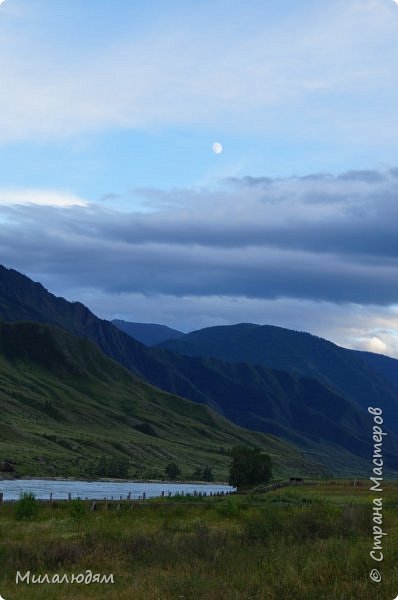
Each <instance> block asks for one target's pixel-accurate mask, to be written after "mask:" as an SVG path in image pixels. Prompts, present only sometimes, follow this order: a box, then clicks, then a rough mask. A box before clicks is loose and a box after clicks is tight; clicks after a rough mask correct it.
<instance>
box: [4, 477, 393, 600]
mask: <svg viewBox="0 0 398 600" xmlns="http://www.w3.org/2000/svg"><path fill="white" fill-rule="evenodd" d="M368 483H369V482H362V483H361V482H357V484H356V485H355V486H353V482H352V481H351V482H349V481H340V482H335V481H330V482H322V483H317V484H314V485H311V486H310V485H308V486H307V485H298V486H290V487H286V488H282V489H279V490H275V491H273V492H270V493H267V494H258V493H252V494H244V495H243V494H242V495H236V496H226V497H206V498H199V497H195V498H193V497H184V496H181V497H176V498H173V499H172V500H170V499H156V500H150V501H147V502H141V503H138V502H134V503H131V502H125V503H116V502H115V503H114V504H111V503H110V504H108V506H107V507H106V506H105V504H104V503H97V505H96V509H95V510H93V511H92V510H90V507H91V503H85V502H79V501H72V502H56V503H54V504H50V503H39V505H38V506H37V507H36V508H33V510H31V509H30V508H29V506H30V504H29V502H27V503H26V506H25V508H22V509H21V505H20V504H19V505H18V503H14V504H11V503H10V504H3V505H2V506H0V559H1V565H2V569H1V575H0V593H1V594H2V595H3V596H4V598H6V599H7V600H9V599H19V598H20V599H24V600H25V599H28V600H30V599H32V600H34V599H39V598H40V600H49V599H55V598H56V599H59V598H60V599H62V598H73V599H75V600H83V599H84V600H85V599H86V598H96V599H97V598H110V599H115V600H116V599H118V600H131V599H134V600H158V599H159V598H162V600H163V599H165V600H168V599H179V598H184V599H195V600H196V599H198V600H200V599H204V600H235V599H236V600H240V599H244V600H262V599H265V600H268V599H269V600H273V599H275V600H276V599H278V600H280V599H294V600H301V599H302V600H320V599H328V600H333V599H335V600H337V599H338V600H351V599H352V600H358V599H359V598H361V599H362V600H377V599H380V600H384V599H385V600H391V599H392V598H395V596H396V594H397V593H398V547H397V544H396V540H397V534H398V513H397V506H398V484H396V483H395V484H394V483H386V484H385V485H384V492H383V505H384V509H383V517H384V520H383V529H384V530H385V531H387V532H388V535H387V536H385V538H384V539H383V552H384V561H383V562H382V563H378V565H377V564H376V563H375V562H374V561H372V559H371V558H370V556H369V551H370V550H371V548H372V544H373V538H372V536H371V526H372V521H371V506H372V499H373V496H372V492H369V484H368ZM375 566H376V567H377V568H379V570H380V571H381V573H382V576H383V580H382V582H381V583H379V584H376V583H373V582H372V581H371V580H370V578H369V572H370V570H371V569H372V568H375ZM87 569H90V570H91V571H92V573H93V574H94V573H99V574H105V575H109V574H111V573H113V575H114V581H115V582H114V584H105V583H104V584H102V585H99V584H96V583H91V584H89V585H85V584H76V583H75V584H69V585H68V584H65V583H64V584H60V585H53V584H50V585H48V584H42V585H38V584H36V585H34V584H33V585H32V584H30V585H27V584H24V583H19V584H18V586H17V585H16V584H15V575H16V572H17V571H20V572H21V573H22V574H24V573H26V572H27V571H31V573H32V574H44V573H48V574H49V575H50V576H52V575H53V574H55V573H59V574H60V575H62V574H65V573H67V574H69V575H71V574H72V573H75V574H79V573H84V572H85V571H86V570H87Z"/></svg>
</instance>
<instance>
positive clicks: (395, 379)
mask: <svg viewBox="0 0 398 600" xmlns="http://www.w3.org/2000/svg"><path fill="white" fill-rule="evenodd" d="M351 352H352V353H354V354H356V356H358V358H360V359H361V360H362V361H364V362H366V363H367V364H368V365H370V366H371V367H372V369H374V370H375V371H377V372H378V373H379V374H380V375H383V377H384V379H386V380H387V381H389V382H390V383H391V384H392V385H393V386H394V387H395V388H396V389H397V390H398V360H397V359H396V358H391V357H390V356H385V355H384V354H375V353H374V352H363V351H358V350H351Z"/></svg>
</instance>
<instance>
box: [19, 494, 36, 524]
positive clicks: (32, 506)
mask: <svg viewBox="0 0 398 600" xmlns="http://www.w3.org/2000/svg"><path fill="white" fill-rule="evenodd" d="M38 510H39V505H38V503H37V501H36V497H35V495H34V494H32V492H23V493H22V494H21V495H20V497H19V500H18V502H17V503H16V504H15V508H14V517H15V518H16V519H17V520H18V521H22V520H25V519H26V520H28V519H32V518H33V517H35V516H36V515H37V513H38Z"/></svg>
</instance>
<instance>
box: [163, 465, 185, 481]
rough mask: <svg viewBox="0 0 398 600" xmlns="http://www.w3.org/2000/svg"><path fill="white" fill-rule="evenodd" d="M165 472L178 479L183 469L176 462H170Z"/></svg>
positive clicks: (171, 477) (168, 475)
mask: <svg viewBox="0 0 398 600" xmlns="http://www.w3.org/2000/svg"><path fill="white" fill-rule="evenodd" d="M165 473H166V475H167V477H168V478H169V479H177V477H178V476H179V475H180V474H181V469H180V467H179V466H178V465H176V463H169V464H168V465H167V467H166V468H165Z"/></svg>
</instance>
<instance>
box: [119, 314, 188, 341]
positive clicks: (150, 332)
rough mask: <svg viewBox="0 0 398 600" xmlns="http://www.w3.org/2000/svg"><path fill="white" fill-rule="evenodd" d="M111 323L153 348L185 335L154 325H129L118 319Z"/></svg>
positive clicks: (169, 328) (175, 330)
mask: <svg viewBox="0 0 398 600" xmlns="http://www.w3.org/2000/svg"><path fill="white" fill-rule="evenodd" d="M111 323H113V325H115V326H116V327H117V328H118V329H120V330H121V331H124V333H127V334H128V335H130V336H131V337H133V338H135V339H136V340H138V341H139V342H142V343H143V344H145V346H155V345H156V344H160V343H161V342H164V341H166V340H175V339H178V338H179V337H181V336H183V335H185V334H184V333H183V332H182V331H178V330H177V329H172V328H171V327H167V326H166V325H157V324H155V323H130V322H129V321H121V320H119V319H114V320H113V321H111Z"/></svg>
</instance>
